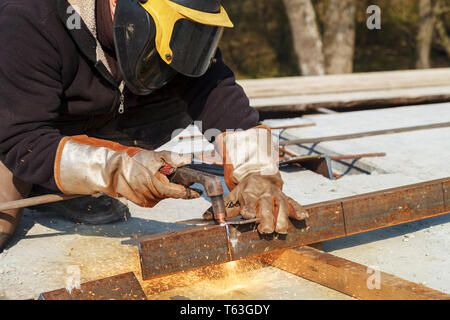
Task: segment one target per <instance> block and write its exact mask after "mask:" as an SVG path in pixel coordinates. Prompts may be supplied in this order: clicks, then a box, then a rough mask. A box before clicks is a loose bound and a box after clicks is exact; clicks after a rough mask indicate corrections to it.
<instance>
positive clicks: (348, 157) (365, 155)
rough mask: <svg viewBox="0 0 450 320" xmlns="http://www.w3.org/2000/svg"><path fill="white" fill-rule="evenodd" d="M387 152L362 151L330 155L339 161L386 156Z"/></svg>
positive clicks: (332, 158)
mask: <svg viewBox="0 0 450 320" xmlns="http://www.w3.org/2000/svg"><path fill="white" fill-rule="evenodd" d="M385 156H386V153H385V152H378V153H360V154H348V155H342V156H332V157H330V159H331V160H334V161H338V160H353V159H362V158H378V157H385Z"/></svg>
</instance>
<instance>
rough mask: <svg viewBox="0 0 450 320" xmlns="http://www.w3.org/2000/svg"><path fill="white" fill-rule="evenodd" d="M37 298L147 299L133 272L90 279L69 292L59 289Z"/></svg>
mask: <svg viewBox="0 0 450 320" xmlns="http://www.w3.org/2000/svg"><path fill="white" fill-rule="evenodd" d="M39 300H147V296H146V295H145V293H144V290H142V287H141V285H140V284H139V281H138V279H137V278H136V276H135V275H134V273H133V272H128V273H124V274H120V275H117V276H113V277H109V278H105V279H100V280H95V281H90V282H86V283H83V284H81V286H80V289H73V290H72V291H71V292H69V291H67V290H66V289H59V290H54V291H50V292H45V293H41V295H40V296H39Z"/></svg>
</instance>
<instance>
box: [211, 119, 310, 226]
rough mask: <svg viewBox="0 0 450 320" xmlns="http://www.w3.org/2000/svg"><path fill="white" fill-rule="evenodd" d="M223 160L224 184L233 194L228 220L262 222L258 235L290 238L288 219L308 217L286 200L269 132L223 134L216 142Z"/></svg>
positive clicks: (228, 201) (261, 129)
mask: <svg viewBox="0 0 450 320" xmlns="http://www.w3.org/2000/svg"><path fill="white" fill-rule="evenodd" d="M217 148H218V151H219V153H220V154H221V155H222V156H223V163H224V171H225V182H226V184H227V186H228V188H229V189H230V190H231V192H230V194H228V195H227V196H226V197H225V207H226V211H227V218H231V217H234V216H237V215H239V214H240V215H242V217H243V218H244V219H253V218H260V222H259V225H258V231H259V232H260V233H262V234H270V233H273V232H274V231H276V232H277V233H279V234H287V233H288V226H289V217H291V218H293V219H296V220H302V219H305V218H307V217H308V213H307V212H306V211H305V210H304V209H303V208H302V206H301V205H300V204H298V203H297V202H296V201H295V200H293V199H291V198H290V197H288V196H286V195H285V194H284V193H283V191H282V189H283V180H282V179H281V175H280V172H279V170H278V154H279V152H278V148H277V147H276V145H275V144H274V143H273V141H272V134H271V131H270V129H269V128H267V127H264V126H260V127H256V128H252V129H249V130H246V131H235V132H232V133H224V134H222V135H221V136H219V137H218V138H217Z"/></svg>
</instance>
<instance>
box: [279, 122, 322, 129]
mask: <svg viewBox="0 0 450 320" xmlns="http://www.w3.org/2000/svg"><path fill="white" fill-rule="evenodd" d="M315 126H316V124H315V123H302V124H294V125H291V126H279V127H270V129H272V130H283V129H295V128H306V127H315Z"/></svg>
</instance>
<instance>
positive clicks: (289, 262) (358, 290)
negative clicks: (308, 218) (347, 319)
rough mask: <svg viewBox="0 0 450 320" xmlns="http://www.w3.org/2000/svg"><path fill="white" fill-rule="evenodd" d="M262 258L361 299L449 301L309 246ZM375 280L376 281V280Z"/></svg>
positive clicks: (434, 292) (435, 291) (417, 285)
mask: <svg viewBox="0 0 450 320" xmlns="http://www.w3.org/2000/svg"><path fill="white" fill-rule="evenodd" d="M260 259H261V261H263V262H265V263H268V264H270V265H272V266H274V267H276V268H279V269H281V270H284V271H287V272H289V273H292V274H295V275H297V276H300V277H302V278H305V279H307V280H310V281H313V282H316V283H319V284H321V285H323V286H326V287H328V288H331V289H333V290H336V291H339V292H342V293H344V294H346V295H349V296H351V297H354V298H356V299H361V300H450V295H449V294H446V293H444V292H440V291H437V290H434V289H431V288H428V287H425V286H423V285H420V284H417V283H414V282H411V281H407V280H404V279H402V278H399V277H396V276H394V275H391V274H388V273H385V272H381V271H380V273H379V274H378V277H376V279H375V278H374V279H371V273H368V272H367V271H368V270H369V268H368V267H367V266H365V265H362V264H359V263H355V262H353V261H349V260H346V259H343V258H340V257H337V256H335V255H332V254H329V253H326V252H323V251H320V250H317V249H314V248H310V247H308V246H305V247H301V248H295V249H289V250H282V251H281V250H278V251H277V252H273V253H269V254H265V255H262V256H261V257H260ZM377 281H378V282H377Z"/></svg>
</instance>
